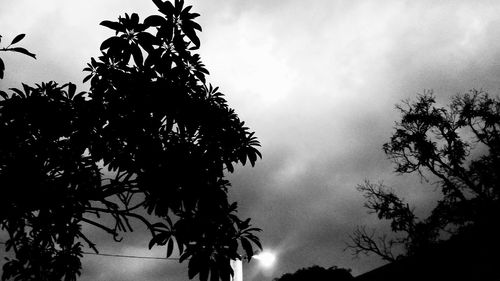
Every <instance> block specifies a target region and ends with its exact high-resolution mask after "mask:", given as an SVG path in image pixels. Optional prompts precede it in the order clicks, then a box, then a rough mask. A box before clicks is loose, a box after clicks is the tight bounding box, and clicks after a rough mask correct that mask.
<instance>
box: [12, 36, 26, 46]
mask: <svg viewBox="0 0 500 281" xmlns="http://www.w3.org/2000/svg"><path fill="white" fill-rule="evenodd" d="M24 36H26V34H19V35H17V36H16V37H14V39H13V40H12V42H10V44H11V45H14V44H16V43H17V42H19V41H21V40H23V38H24Z"/></svg>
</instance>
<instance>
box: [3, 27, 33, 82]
mask: <svg viewBox="0 0 500 281" xmlns="http://www.w3.org/2000/svg"><path fill="white" fill-rule="evenodd" d="M25 36H26V34H18V35H16V37H14V39H12V41H11V42H10V44H9V45H8V46H7V47H3V48H0V51H3V52H16V53H21V54H24V55H27V56H30V57H32V58H34V59H36V55H35V54H33V53H31V52H29V51H28V50H26V49H25V48H23V47H11V46H12V45H15V44H17V43H18V42H19V41H21V40H23V38H24V37H25ZM1 42H2V35H0V43H1ZM4 72H5V64H4V62H3V60H2V58H0V79H3V76H4Z"/></svg>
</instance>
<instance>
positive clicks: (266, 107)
mask: <svg viewBox="0 0 500 281" xmlns="http://www.w3.org/2000/svg"><path fill="white" fill-rule="evenodd" d="M189 3H190V4H192V5H193V6H194V7H193V10H194V11H195V12H198V13H200V14H201V17H200V18H198V22H199V23H200V24H201V26H202V27H203V32H202V33H201V35H200V39H201V42H202V46H201V49H200V54H201V57H202V60H203V62H204V63H205V65H206V66H207V68H208V70H209V71H210V72H211V75H210V76H209V78H208V81H209V82H211V83H212V84H214V85H217V86H220V89H221V91H222V92H223V93H225V94H226V97H227V99H228V101H229V104H230V106H231V107H233V108H235V110H236V112H237V113H238V114H239V116H240V118H241V119H242V120H245V121H246V123H247V124H248V126H249V127H250V128H252V130H254V131H256V135H257V136H258V137H259V139H260V141H261V143H262V150H261V152H262V153H263V159H262V160H261V161H258V163H257V165H256V167H255V168H251V167H249V166H248V167H239V168H238V169H237V170H236V172H235V173H234V174H233V175H230V176H229V178H230V180H231V182H232V183H233V188H232V189H231V191H230V192H231V197H232V198H233V199H234V200H237V201H238V202H239V205H240V215H241V216H243V217H251V218H252V219H253V222H254V224H255V225H256V226H258V227H261V228H262V229H263V230H264V231H263V233H262V235H261V239H262V241H263V244H264V245H265V247H266V248H268V249H270V250H272V251H274V252H275V253H276V254H277V255H278V259H277V263H276V265H275V266H274V267H273V268H271V269H266V270H264V269H261V268H260V267H259V266H258V263H257V262H255V261H252V262H251V263H250V264H245V265H244V274H243V275H244V279H245V280H249V281H251V280H253V281H262V280H271V279H272V278H274V277H279V276H281V275H282V274H284V273H286V272H294V271H296V270H297V269H299V268H302V267H308V266H311V265H314V264H318V265H321V266H325V267H329V266H333V265H336V266H339V267H347V268H351V269H352V271H353V274H354V275H358V274H360V273H363V272H366V271H368V270H370V269H373V268H375V267H377V266H380V265H382V264H383V262H382V261H381V260H379V259H378V258H376V257H373V256H370V257H366V258H360V259H352V256H351V254H350V253H349V252H344V251H343V249H344V247H345V242H347V241H348V235H349V233H350V232H352V231H353V230H354V228H355V227H356V226H357V225H363V224H364V225H368V226H372V227H379V228H382V229H383V228H387V225H386V224H381V223H380V222H379V221H377V220H376V218H375V217H374V216H372V215H369V214H367V213H366V210H365V209H363V197H362V196H361V194H359V193H358V192H357V191H356V188H355V187H356V185H357V184H360V183H362V182H363V180H364V179H370V180H373V181H379V180H383V181H384V182H385V183H386V184H388V185H389V186H391V187H393V188H394V189H395V190H396V191H397V193H398V194H400V195H402V196H403V197H405V198H406V199H408V200H409V201H410V202H411V203H412V204H413V205H415V206H416V208H417V213H419V214H425V211H426V210H428V208H429V206H432V204H433V198H435V194H434V188H433V187H430V186H428V185H422V184H421V183H420V181H419V178H418V177H416V176H407V177H398V176H396V175H395V174H394V173H393V168H394V166H393V165H392V163H391V162H390V161H389V160H387V158H386V157H385V155H384V154H383V152H382V151H381V146H382V144H383V143H384V142H386V141H388V139H389V137H390V135H391V132H392V129H393V125H394V122H395V121H396V120H397V118H398V113H397V112H396V110H395V109H394V105H395V104H396V103H398V102H399V101H401V100H402V99H407V98H412V97H415V95H416V94H417V93H421V92H422V91H423V90H425V89H433V90H434V91H435V94H436V96H437V97H438V101H439V102H440V103H443V104H445V103H447V100H448V98H449V97H450V96H451V95H454V94H457V93H463V92H467V91H468V90H469V89H471V88H482V89H485V90H488V91H490V92H491V93H494V94H498V92H499V87H500V76H499V74H500V60H499V58H500V2H498V1H433V0H422V1H391V0H384V1H355V0H354V1H353V0H345V1H341V0H315V1H298V0H288V1H270V0H267V1H264V0H252V1H249V0H231V1H222V0H203V1H201V0H199V1H194V0H193V1H189ZM125 12H127V13H132V12H137V13H138V14H139V15H140V16H141V18H144V17H146V16H148V15H150V14H152V13H156V7H155V5H154V4H153V3H152V2H151V1H147V0H142V1H139V0H135V1H133V0H105V1H103V0H86V1H74V0H44V1H38V0H16V1H14V0H1V1H0V34H1V35H3V36H4V37H3V38H4V39H3V40H4V42H3V44H5V43H6V42H9V41H10V40H11V39H12V38H13V37H14V36H15V35H17V34H19V33H26V34H27V37H26V38H25V39H24V40H23V41H21V43H20V45H22V46H24V47H26V48H27V49H28V50H30V51H32V52H34V53H36V54H37V60H36V61H35V60H33V59H31V58H29V57H26V56H21V55H12V54H2V58H3V59H4V61H5V64H6V78H5V79H4V80H0V88H2V89H6V88H8V87H15V86H20V82H28V83H34V82H41V81H48V80H55V81H58V82H61V83H66V82H68V81H72V82H77V84H78V85H79V88H80V89H81V90H87V88H88V85H83V84H82V83H81V82H80V81H82V79H83V77H84V74H83V73H82V69H83V68H84V67H85V64H86V63H87V62H88V61H90V57H92V56H97V55H99V46H100V43H101V42H102V41H103V40H104V39H106V38H107V37H109V36H112V34H113V33H112V31H111V30H109V29H106V28H104V27H101V26H99V22H100V21H102V20H116V19H117V17H118V16H119V15H121V14H123V13H125ZM3 44H2V45H3ZM86 228H87V229H88V231H90V232H92V236H93V237H94V239H95V240H96V241H97V242H98V245H99V246H100V248H101V249H102V252H104V253H112V254H127V255H147V256H162V255H164V253H165V249H161V248H157V249H154V250H153V251H149V250H147V243H148V237H149V236H148V235H147V234H146V233H144V232H143V231H141V229H140V228H139V229H138V230H137V231H136V232H135V233H133V234H131V235H127V236H125V239H124V242H122V243H113V242H111V239H110V238H109V237H108V236H107V235H106V234H104V233H100V232H98V231H97V230H95V229H92V227H90V226H86ZM2 253H3V252H2ZM83 264H84V270H83V274H82V278H81V280H85V281H87V280H88V281H90V280H99V281H101V280H102V281H132V280H151V281H159V280H172V281H177V280H187V269H186V265H185V264H178V262H177V261H165V260H140V259H125V258H112V257H102V256H91V255H86V256H85V257H84V259H83Z"/></svg>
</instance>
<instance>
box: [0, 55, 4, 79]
mask: <svg viewBox="0 0 500 281" xmlns="http://www.w3.org/2000/svg"><path fill="white" fill-rule="evenodd" d="M4 71H5V64H4V63H3V60H2V58H0V79H3V72H4Z"/></svg>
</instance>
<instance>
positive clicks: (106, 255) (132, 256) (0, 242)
mask: <svg viewBox="0 0 500 281" xmlns="http://www.w3.org/2000/svg"><path fill="white" fill-rule="evenodd" d="M0 244H5V242H3V241H0ZM82 254H85V255H94V256H103V257H114V258H129V259H145V260H179V258H162V257H147V256H135V255H119V254H106V253H93V252H82Z"/></svg>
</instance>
